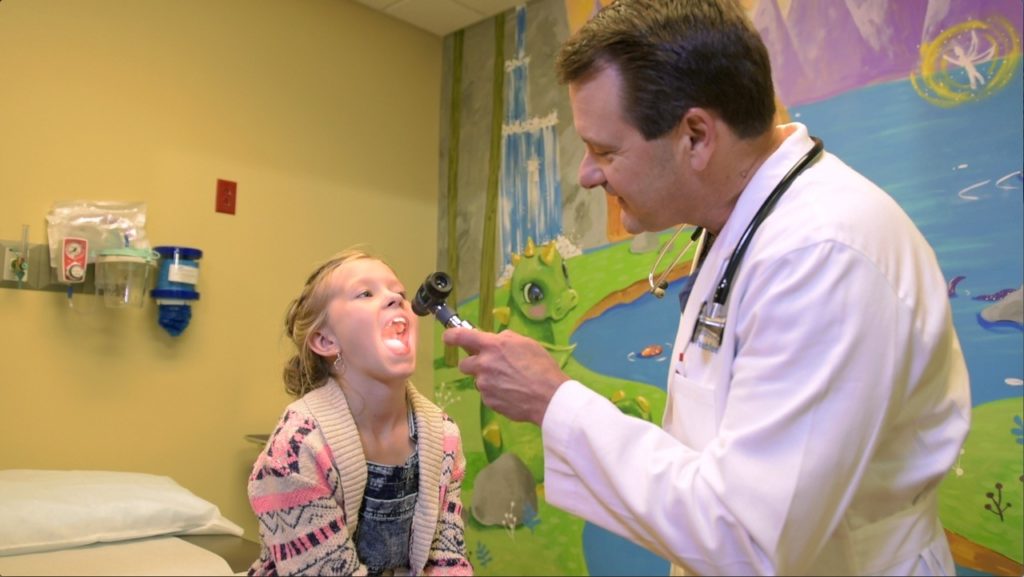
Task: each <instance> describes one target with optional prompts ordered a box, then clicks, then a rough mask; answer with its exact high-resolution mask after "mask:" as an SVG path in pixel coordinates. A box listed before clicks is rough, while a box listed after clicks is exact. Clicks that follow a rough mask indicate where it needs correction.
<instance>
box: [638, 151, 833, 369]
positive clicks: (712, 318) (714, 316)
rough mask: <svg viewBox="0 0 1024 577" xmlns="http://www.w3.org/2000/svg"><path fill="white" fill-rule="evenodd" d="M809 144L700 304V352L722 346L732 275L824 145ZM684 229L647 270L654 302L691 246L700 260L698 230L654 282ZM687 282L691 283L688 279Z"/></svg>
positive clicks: (703, 233) (697, 336)
mask: <svg viewBox="0 0 1024 577" xmlns="http://www.w3.org/2000/svg"><path fill="white" fill-rule="evenodd" d="M811 140H813V141H814V146H813V147H811V149H810V150H809V151H808V152H807V154H804V155H803V157H801V158H800V160H798V161H797V163H796V164H795V165H793V167H792V168H790V169H789V172H787V173H786V175H785V176H783V177H782V180H780V181H779V184H777V185H775V188H774V189H773V190H772V191H771V193H769V194H768V198H766V199H765V201H764V203H762V204H761V208H759V209H758V210H757V213H756V214H755V215H754V218H753V219H751V221H750V224H748V225H747V229H746V230H744V231H743V235H742V236H741V237H740V240H739V242H738V243H736V248H735V249H733V252H732V254H731V255H729V260H728V264H727V265H726V267H725V272H724V273H722V278H721V280H720V281H719V282H718V286H717V287H716V288H715V292H714V295H713V297H712V299H711V300H710V301H704V302H703V303H701V305H700V313H699V314H698V315H697V323H696V325H694V328H693V336H691V337H690V341H691V342H693V343H696V345H697V346H699V347H700V348H702V349H704V350H707V351H711V352H712V353H714V352H717V351H718V349H719V348H720V347H721V346H722V334H723V333H724V332H725V320H726V319H725V316H726V312H725V311H726V309H725V303H726V301H727V300H728V299H729V291H730V290H732V281H733V279H734V278H735V276H736V271H737V270H738V269H739V267H740V262H742V260H743V255H744V254H745V253H746V252H747V247H748V246H749V245H750V240H751V239H752V238H753V236H754V234H755V233H756V232H757V229H758V227H760V226H761V223H762V222H764V219H765V218H767V217H768V215H769V214H770V213H771V211H772V209H773V208H775V203H776V202H778V200H779V198H780V197H781V196H782V194H783V193H784V192H786V190H787V189H788V188H789V187H790V185H792V184H793V181H795V180H796V178H797V177H798V176H800V173H801V172H803V171H804V169H805V168H807V166H808V165H810V164H811V162H813V161H814V160H815V159H816V158H818V156H819V155H821V153H822V151H823V150H824V149H825V145H824V143H823V142H822V141H821V139H820V138H818V137H815V136H812V137H811ZM687 226H688V225H685V224H684V225H680V226H679V228H677V229H676V232H675V234H673V235H672V238H671V239H670V240H669V241H668V242H667V243H665V246H664V247H663V248H662V249H661V252H659V253H658V258H657V260H655V261H654V266H653V267H651V272H650V274H649V275H647V282H648V283H649V284H650V285H651V288H650V292H651V293H652V294H653V295H654V296H656V297H657V298H662V297H663V296H665V289H666V288H667V287H668V282H667V280H666V279H667V278H668V274H669V272H670V271H671V270H672V268H673V267H674V266H676V264H677V263H678V262H679V260H680V259H681V258H682V257H683V255H684V254H686V252H687V251H689V250H690V247H691V246H693V244H694V243H695V242H698V241H700V246H698V249H697V253H698V254H697V255H696V256H694V259H693V261H694V263H695V264H696V263H697V262H698V260H699V258H700V256H701V254H700V253H702V252H703V248H704V247H703V245H704V241H705V238H706V237H707V232H706V231H705V230H704V229H703V228H702V227H699V226H698V227H697V228H696V229H694V231H693V233H692V234H691V235H690V242H689V243H687V245H686V247H685V248H683V250H682V251H680V252H679V254H678V255H677V256H676V258H675V260H673V261H672V264H670V265H669V266H668V268H666V269H665V270H664V271H663V272H662V273H661V275H660V276H658V278H657V279H655V278H654V273H655V271H656V270H658V266H659V265H660V264H661V261H662V259H663V258H665V254H666V253H667V252H668V250H669V248H671V246H672V244H673V243H674V242H675V240H676V237H678V236H679V234H680V233H681V232H682V231H683V229H684V228H686V227H687ZM694 268H695V267H694ZM690 274H691V276H692V275H693V274H694V270H691V272H690ZM690 282H691V283H692V282H693V279H692V278H691V280H690ZM691 286H692V284H691ZM685 304H686V303H685V302H684V301H682V300H681V302H680V310H682V308H683V307H684V306H685Z"/></svg>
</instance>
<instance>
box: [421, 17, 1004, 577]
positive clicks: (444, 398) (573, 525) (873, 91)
mask: <svg viewBox="0 0 1024 577" xmlns="http://www.w3.org/2000/svg"><path fill="white" fill-rule="evenodd" d="M600 4H601V3H600V2H598V1H596V0H535V1H533V2H529V3H527V4H524V5H522V6H520V7H518V8H516V9H514V10H510V11H508V12H506V13H504V14H501V15H499V16H497V17H495V18H493V19H491V20H488V21H485V22H482V23H480V24H477V25H474V26H472V27H469V28H466V29H464V30H460V31H458V32H456V33H454V34H451V35H449V36H448V37H447V38H446V39H445V47H444V49H445V53H444V56H445V64H444V66H445V68H444V90H445V93H444V94H443V98H442V102H443V110H442V118H444V119H446V121H445V122H444V123H443V125H442V146H441V150H442V151H443V154H442V158H441V167H442V170H441V174H442V176H441V188H440V189H441V190H444V191H446V193H445V194H443V195H442V198H441V200H440V203H441V206H440V211H439V213H440V214H441V215H442V222H441V223H439V239H440V240H439V246H440V249H439V255H438V263H439V268H440V269H443V270H445V271H447V272H448V273H449V274H450V275H451V276H452V278H453V279H454V280H455V284H456V286H455V290H454V291H453V293H452V295H451V297H450V299H449V301H448V302H449V303H456V305H457V309H458V311H459V314H460V316H461V317H463V318H465V319H467V320H469V321H470V322H472V323H474V324H475V325H476V326H477V327H479V328H481V329H483V330H493V331H500V330H505V329H512V330H516V331H518V332H521V333H523V334H527V335H529V336H531V337H533V338H535V339H536V340H538V341H540V342H541V343H543V344H545V346H547V347H548V349H549V350H550V351H551V353H552V355H554V356H555V358H557V359H558V360H559V362H560V363H561V364H562V366H563V368H564V370H565V371H566V372H567V373H568V374H569V375H570V376H572V377H573V378H576V379H578V380H580V381H581V382H583V383H585V384H587V385H588V386H590V387H591V388H593V389H594V390H596V391H598V392H600V393H601V394H604V395H605V396H607V397H608V398H609V399H610V400H612V402H614V403H615V404H616V405H617V406H619V408H620V409H622V410H623V411H624V412H626V413H629V414H631V415H634V416H637V417H640V418H643V419H647V420H650V421H652V422H655V423H660V422H661V415H662V412H663V410H664V406H665V379H666V375H665V373H666V371H667V369H666V366H667V365H666V363H665V360H666V359H665V354H666V351H670V350H671V342H672V339H673V337H674V335H675V328H676V323H677V322H678V309H677V308H676V307H675V305H674V299H666V300H664V301H659V300H657V299H655V298H654V297H652V296H650V295H649V294H647V291H646V288H647V274H648V271H649V269H650V267H651V265H652V264H653V263H654V261H655V258H656V256H657V252H658V250H659V249H660V248H661V247H662V245H663V244H664V243H667V242H670V237H671V234H670V232H668V231H666V232H662V233H645V234H642V235H636V236H632V235H629V234H627V233H626V232H625V231H624V230H623V229H622V227H621V224H620V223H619V222H618V212H617V211H616V210H614V209H609V206H608V205H607V201H606V198H604V196H605V195H604V194H603V193H602V192H600V191H588V190H584V189H581V188H580V187H579V185H578V184H577V182H576V169H577V167H578V165H579V162H580V160H581V159H582V156H583V149H582V146H581V143H580V142H579V139H578V138H577V137H576V135H575V133H574V131H573V128H572V116H571V111H570V109H569V104H568V98H567V96H566V94H565V89H564V87H561V86H559V85H557V83H556V81H555V77H554V71H553V62H554V58H555V54H556V53H557V49H558V46H559V44H560V43H561V42H562V41H563V40H564V39H565V38H566V37H567V36H568V35H569V33H570V31H572V30H574V29H575V28H577V27H578V26H579V25H580V24H582V23H583V22H584V21H585V20H586V19H587V18H589V16H590V15H591V14H592V13H593V11H594V10H595V9H597V8H598V7H599V6H600ZM744 5H745V6H746V7H747V8H748V10H749V12H750V14H751V16H752V18H753V20H754V23H755V25H756V26H757V28H758V29H759V30H760V31H761V33H762V35H763V37H764V38H765V42H766V44H767V45H768V48H769V51H770V52H771V56H772V62H773V72H774V76H775V82H776V86H777V90H778V96H779V100H780V103H781V104H782V106H783V107H784V113H785V114H784V116H786V117H789V118H792V119H794V120H796V121H799V122H803V123H805V124H807V125H808V126H809V127H810V130H811V132H812V134H815V135H817V136H819V137H821V138H822V139H823V140H824V141H825V143H826V145H827V147H828V148H829V149H830V150H831V151H832V152H834V153H835V154H837V155H838V156H839V157H840V158H842V159H844V160H845V161H846V162H847V163H849V164H851V165H852V166H853V167H854V168H856V169H858V170H859V171H861V172H862V173H864V174H865V175H866V176H868V177H869V178H871V179H872V180H874V181H875V182H877V183H878V184H880V185H881V186H882V187H883V188H885V189H886V190H887V191H889V193H890V194H892V196H893V197H894V198H895V199H896V200H897V202H899V203H900V205H901V206H902V207H903V208H904V209H905V210H906V211H907V212H908V213H909V214H910V216H911V218H913V219H914V221H915V222H916V223H917V225H918V227H919V228H920V229H921V231H922V232H923V233H924V235H925V236H926V237H927V238H928V240H929V241H930V242H931V244H932V246H933V247H934V248H935V250H936V253H937V255H938V257H939V262H940V265H941V266H942V269H943V271H944V273H945V274H946V277H947V279H948V291H949V298H950V302H951V305H952V308H953V313H954V323H955V325H956V327H957V331H958V333H959V336H960V339H961V342H962V344H963V347H964V351H965V355H966V357H967V363H968V369H969V371H970V375H971V387H972V395H973V404H974V409H973V428H972V432H971V434H970V437H969V438H968V440H967V443H966V445H965V447H964V449H963V451H962V452H961V457H960V459H959V461H958V462H957V464H956V465H955V467H953V468H952V470H950V472H949V475H948V477H947V478H946V479H945V480H944V481H943V484H942V487H941V495H940V499H941V515H942V520H943V523H944V525H945V527H946V529H947V534H948V536H949V539H950V542H951V544H952V548H953V553H954V558H955V560H956V563H957V570H958V573H959V574H962V575H1021V574H1024V565H1022V563H1024V457H1022V455H1024V448H1022V445H1024V420H1022V416H1024V405H1022V396H1024V388H1022V384H1024V381H1022V377H1024V330H1022V328H1024V301H1022V289H1024V281H1022V279H1024V254H1022V252H1024V248H1022V247H1024V226H1022V222H1024V194H1022V190H1024V178H1022V160H1021V159H1022V158H1024V138H1022V134H1024V120H1022V119H1024V104H1022V102H1024V93H1022V68H1021V58H1020V55H1021V32H1022V29H1024V23H1022V20H1024V15H1022V10H1024V8H1022V4H1021V3H1020V1H1019V0H978V1H975V2H948V1H944V0H905V1H901V2H886V1H884V0H846V1H845V2H843V1H837V2H818V1H816V0H746V1H745V2H744ZM683 236H688V235H683ZM485 239H486V240H485ZM689 258H690V255H686V256H685V257H684V260H683V266H680V267H679V269H680V270H682V271H685V270H688V267H687V266H686V262H685V261H686V260H688V259H689ZM681 274H682V273H681ZM682 280H683V279H682V278H681V277H679V278H673V279H671V284H670V286H669V288H668V292H669V293H672V292H674V291H677V290H678V283H681V282H682ZM641 319H642V322H641ZM434 330H435V339H436V340H435V342H436V348H435V350H436V351H437V358H436V359H435V363H434V366H435V377H434V378H435V383H434V386H435V400H436V401H437V402H438V403H439V404H440V405H442V406H443V407H444V408H445V409H446V410H447V411H448V412H449V413H450V414H451V415H452V416H453V417H454V418H455V419H456V420H457V421H458V423H459V425H460V427H461V428H462V433H463V438H464V442H465V448H466V453H467V459H468V461H469V472H468V475H467V480H466V483H465V487H464V492H463V498H464V501H465V503H464V504H465V510H466V528H467V530H466V539H467V546H468V549H469V551H470V553H471V558H472V561H473V563H474V566H475V568H476V571H477V573H478V574H480V575H502V574H516V575H556V574H564V575H585V574H589V575H659V574H667V572H668V562H667V561H665V560H664V559H660V558H658V557H656V556H654V555H652V554H651V553H649V552H647V551H646V550H644V549H642V548H639V547H637V546H635V545H633V544H631V543H629V542H628V541H625V540H623V539H621V538H619V537H617V536H615V535H612V534H610V533H608V532H606V531H604V530H602V529H600V528H599V527H596V526H593V525H591V524H590V523H587V522H585V521H583V520H582V519H579V518H577V517H574V516H572V515H569V514H567V513H564V512H562V511H560V510H558V509H555V508H554V507H551V506H550V505H548V504H547V503H546V502H545V500H544V478H543V474H544V472H543V452H542V450H541V444H540V431H539V429H538V428H537V427H536V426H534V425H530V424H522V423H513V422H510V421H508V420H507V419H505V418H504V417H502V416H500V415H497V414H495V413H494V412H492V411H490V410H488V409H487V408H486V407H485V406H484V405H483V404H482V403H481V402H480V398H479V396H478V395H477V394H476V390H475V388H474V386H473V383H472V382H471V380H470V379H469V378H467V377H465V376H464V375H462V374H461V373H459V371H458V369H457V368H455V364H456V361H457V351H454V350H450V349H448V350H446V347H444V345H443V344H442V343H441V340H440V334H441V328H440V325H438V324H436V323H434ZM837 450H841V448H838V447H837Z"/></svg>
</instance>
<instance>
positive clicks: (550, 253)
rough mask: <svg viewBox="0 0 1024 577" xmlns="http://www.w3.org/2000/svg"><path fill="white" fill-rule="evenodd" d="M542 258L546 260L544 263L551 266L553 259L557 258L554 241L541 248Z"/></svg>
mask: <svg viewBox="0 0 1024 577" xmlns="http://www.w3.org/2000/svg"><path fill="white" fill-rule="evenodd" d="M540 260H542V261H544V264H546V265H548V266H551V261H553V260H555V243H554V241H552V242H549V243H548V244H546V245H544V247H543V248H541V249H540Z"/></svg>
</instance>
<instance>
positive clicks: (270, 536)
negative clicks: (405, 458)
mask: <svg viewBox="0 0 1024 577" xmlns="http://www.w3.org/2000/svg"><path fill="white" fill-rule="evenodd" d="M406 394H407V396H408V398H409V400H410V404H411V406H412V409H413V413H414V415H415V419H416V429H417V437H418V440H417V451H418V452H419V460H420V471H419V496H418V498H417V502H416V510H415V513H414V516H413V529H412V535H411V537H410V543H409V565H410V567H409V574H411V575H421V574H422V575H472V574H473V567H472V565H471V564H470V562H469V559H468V557H467V555H466V545H465V540H464V527H463V522H462V501H461V499H460V493H461V487H462V479H463V477H464V476H465V474H466V458H465V456H464V455H463V453H462V439H461V436H460V434H459V428H458V425H456V424H455V422H454V421H452V419H451V418H450V417H448V415H446V414H444V413H443V412H442V411H441V409H440V408H439V407H438V406H437V405H435V404H434V403H432V402H431V401H430V400H428V399H427V398H426V397H424V396H423V395H422V394H421V393H420V392H419V391H417V390H416V388H415V387H414V386H413V385H412V384H409V385H408V386H407V388H406ZM366 477H367V466H366V458H365V457H364V455H363V448H362V444H361V443H360V441H359V433H358V431H357V430H356V425H355V421H354V420H353V419H352V414H351V412H350V411H349V407H348V403H347V402H346V400H345V395H344V393H342V390H341V387H340V386H338V385H337V383H335V382H334V381H330V382H328V383H327V384H326V385H324V386H322V387H320V388H318V389H315V390H313V391H310V392H309V393H307V394H306V395H304V396H303V397H302V398H301V399H298V400H296V401H294V402H292V403H291V404H290V405H288V407H287V408H286V409H285V411H284V415H283V416H282V417H281V421H280V422H279V423H278V426H277V429H276V430H275V431H274V434H273V435H271V436H270V439H269V440H268V441H267V445H266V448H265V449H264V451H263V453H261V454H260V456H259V458H258V459H257V460H256V464H255V465H254V467H253V470H252V474H251V475H250V477H249V487H248V491H249V502H250V504H251V505H252V508H253V511H254V512H255V513H256V516H257V518H258V521H259V530H260V543H261V545H260V546H261V551H260V557H259V559H257V560H256V561H255V562H254V563H253V564H252V566H251V567H250V568H249V575H366V573H367V567H366V565H364V564H363V563H361V562H360V561H359V558H358V556H357V554H356V546H355V542H354V541H353V540H352V535H354V534H355V529H356V525H357V524H358V522H359V509H360V506H361V504H362V502H363V491H364V489H365V488H366Z"/></svg>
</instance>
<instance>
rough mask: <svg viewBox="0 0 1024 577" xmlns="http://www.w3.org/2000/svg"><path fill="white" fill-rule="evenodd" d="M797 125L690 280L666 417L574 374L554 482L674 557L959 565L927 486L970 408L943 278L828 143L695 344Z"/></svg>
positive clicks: (754, 570)
mask: <svg viewBox="0 0 1024 577" xmlns="http://www.w3.org/2000/svg"><path fill="white" fill-rule="evenodd" d="M795 129H796V130H795V132H794V133H793V134H791V135H790V137H789V138H788V139H787V140H786V141H785V142H784V143H783V144H782V146H781V147H780V148H779V149H778V150H777V151H776V152H775V153H774V154H773V155H772V156H771V158H770V159H769V160H768V161H767V162H766V163H765V164H764V165H763V166H762V167H761V168H760V169H758V171H757V173H756V174H755V176H754V178H753V179H752V180H751V182H750V184H749V185H748V187H747V188H746V190H745V191H744V193H743V194H742V196H741V198H740V200H739V202H738V203H737V206H736V208H735V210H734V212H733V214H732V215H731V216H730V218H729V221H728V222H727V223H726V225H725V227H724V228H723V229H722V231H721V233H720V234H719V236H718V238H717V239H716V240H715V242H714V244H713V246H712V247H711V249H710V251H709V253H708V256H707V260H706V262H705V264H704V266H703V268H702V269H701V272H700V274H699V275H698V276H697V279H696V282H695V285H694V289H693V293H692V296H691V298H690V301H689V304H688V305H687V307H686V309H685V311H684V312H683V314H682V316H681V322H680V326H679V332H678V335H677V340H676V344H675V347H674V349H673V353H672V366H671V367H670V368H669V379H668V402H667V405H666V410H665V415H664V418H663V423H662V428H658V427H656V426H654V425H652V424H650V423H647V422H645V421H642V420H640V419H636V418H633V417H629V416H626V415H624V414H622V413H621V412H620V411H619V410H618V409H616V408H615V406H614V405H612V404H611V403H610V402H608V401H607V400H606V399H604V398H603V397H602V396H600V395H598V394H597V393H595V392H593V391H591V390H590V389H588V388H586V387H585V386H583V385H582V384H580V383H578V382H576V381H568V382H566V383H565V384H563V386H562V387H560V388H559V390H558V392H557V393H556V394H555V396H554V397H553V398H552V401H551V405H550V406H549V408H548V410H547V413H546V414H545V417H544V421H543V424H542V431H543V438H544V455H545V497H546V499H547V500H548V501H549V502H550V503H552V504H554V505H556V506H558V507H560V508H563V509H565V510H567V511H570V512H572V513H574V514H577V515H579V516H581V517H583V518H585V519H587V520H590V521H592V522H594V523H596V524H598V525H600V526H602V527H604V528H606V529H608V530H610V531H613V532H615V533H618V534H620V535H622V536H625V537H627V538H629V539H631V540H633V541H634V542H637V543H639V544H641V545H643V546H645V547H647V548H648V549H650V550H651V551H653V552H655V553H656V554H658V555H661V556H662V557H664V558H666V559H669V560H670V561H672V563H673V572H674V573H676V572H679V571H682V570H685V571H686V572H689V573H696V574H707V575H710V574H728V575H748V574H749V575H752V574H787V575H793V574H815V575H862V574H891V575H918V574H938V573H945V574H953V573H954V565H953V561H952V557H951V555H950V552H949V546H948V543H947V541H946V537H945V534H944V532H943V530H942V526H941V524H940V522H939V519H938V512H937V507H936V493H937V486H938V484H939V482H940V481H941V480H942V479H943V478H944V476H945V475H946V474H947V473H948V472H949V470H950V468H951V467H952V465H953V464H954V463H955V461H956V458H957V456H958V455H959V451H960V448H961V446H962V444H963V442H964V439H965V438H966V435H967V431H968V427H969V424H970V410H971V406H970V390H969V383H968V375H967V368H966V365H965V363H964V358H963V353H962V351H961V349H960V344H959V341H958V339H957V336H956V333H955V331H954V329H953V325H952V316H951V311H950V306H949V300H948V295H947V292H946V282H945V280H944V278H943V275H942V272H941V271H940V269H939V265H938V263H937V260H936V258H935V255H934V252H933V250H932V249H931V247H930V246H929V245H928V244H927V243H926V241H925V239H924V238H923V236H922V235H921V234H920V233H919V232H918V230H917V229H916V227H915V226H914V225H913V224H912V223H911V221H910V219H909V217H907V215H906V214H905V213H904V212H903V211H902V210H901V209H900V208H899V206H898V205H897V204H896V203H895V201H893V200H892V199H891V198H890V197H889V196H888V195H887V194H886V193H885V192H883V191H882V190H881V189H879V188H878V187H877V186H875V185H874V184H872V183H870V182H869V181H868V180H866V179H865V178H864V177H862V176H860V175H859V174H857V173H856V172H854V171H853V170H852V169H850V168H849V167H848V166H846V165H845V164H843V163H842V162H841V161H840V160H839V159H837V158H836V157H834V156H832V155H830V154H828V153H827V145H828V143H825V144H826V153H825V155H824V156H823V157H821V158H819V160H818V161H817V162H815V163H814V164H812V165H811V166H810V167H809V168H808V169H807V170H806V171H805V172H804V173H803V174H802V175H801V176H800V177H799V178H798V179H797V180H796V181H795V183H794V184H793V186H792V187H791V188H790V189H789V191H788V192H786V193H785V194H784V195H783V196H782V198H781V200H780V201H779V203H778V204H777V205H776V208H775V211H774V212H773V213H772V214H771V215H770V216H769V217H768V219H767V220H766V221H765V223H764V224H763V225H762V227H761V228H760V230H759V232H758V234H757V235H756V236H755V237H754V240H753V242H752V244H751V246H750V248H749V249H748V251H747V254H746V257H745V258H744V260H743V263H742V265H741V267H740V269H739V273H738V275H737V276H736V279H735V282H734V286H733V289H732V293H731V295H730V297H729V301H728V303H727V310H728V322H727V324H726V328H725V334H724V337H723V342H722V347H721V349H720V350H719V351H718V352H717V353H711V352H708V351H704V350H702V349H700V348H698V347H697V346H696V345H690V344H689V341H690V336H691V333H692V331H693V327H694V321H695V319H696V318H697V313H698V310H699V308H700V304H701V302H702V301H704V300H706V299H710V296H711V293H712V291H713V290H714V287H715V285H716V284H717V283H718V280H719V278H720V275H721V271H722V270H723V269H724V265H725V261H726V260H727V259H728V256H729V253H731V252H732V250H733V248H734V247H735V246H736V244H737V241H738V240H739V237H740V235H741V234H742V233H743V230H744V229H745V228H746V226H747V223H748V222H749V221H750V220H751V218H752V217H753V215H754V213H755V212H756V211H757V209H758V208H759V207H760V205H761V203H762V201H763V200H764V199H765V198H766V197H767V196H768V193H769V192H770V190H771V189H772V188H773V187H774V186H775V184H776V183H777V182H778V181H779V180H781V178H782V176H783V175H784V174H785V173H786V172H787V171H788V170H789V169H790V168H791V167H792V166H793V165H794V164H795V163H796V162H797V160H798V159H799V158H800V157H801V156H802V155H803V154H804V153H805V152H807V151H808V150H809V149H810V147H811V145H812V143H811V141H810V139H809V137H808V134H807V129H806V127H804V126H803V125H800V124H797V125H796V126H795ZM665 306H666V307H671V306H673V303H671V300H670V299H666V303H665Z"/></svg>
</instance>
